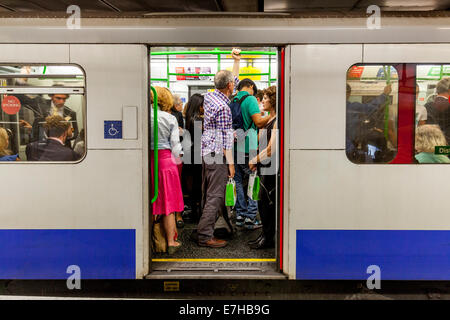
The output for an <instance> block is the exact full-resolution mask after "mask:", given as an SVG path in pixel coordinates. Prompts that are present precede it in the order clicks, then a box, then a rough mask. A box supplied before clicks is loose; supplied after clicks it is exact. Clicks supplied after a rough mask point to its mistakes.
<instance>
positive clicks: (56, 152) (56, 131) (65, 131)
mask: <svg viewBox="0 0 450 320" xmlns="http://www.w3.org/2000/svg"><path fill="white" fill-rule="evenodd" d="M84 88H85V75H84V72H83V70H82V69H81V68H79V67H78V66H74V65H47V66H44V65H17V64H16V65H1V66H0V105H1V110H0V163H4V162H5V161H16V160H20V161H52V162H53V161H72V162H73V161H78V160H79V159H81V158H82V157H83V156H84V155H85V153H86V148H85V142H86V138H85V121H84V120H85V101H86V100H85V90H84Z"/></svg>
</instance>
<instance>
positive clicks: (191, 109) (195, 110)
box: [186, 93, 204, 131]
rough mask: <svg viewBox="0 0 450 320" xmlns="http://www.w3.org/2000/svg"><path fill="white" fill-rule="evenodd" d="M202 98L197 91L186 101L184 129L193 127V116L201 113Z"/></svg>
mask: <svg viewBox="0 0 450 320" xmlns="http://www.w3.org/2000/svg"><path fill="white" fill-rule="evenodd" d="M203 101H204V98H203V96H202V95H201V94H199V93H194V94H193V95H192V96H191V97H190V98H189V101H188V102H187V103H186V129H187V130H188V131H190V130H192V129H193V128H194V121H195V118H196V117H198V116H200V115H201V112H200V107H201V106H203Z"/></svg>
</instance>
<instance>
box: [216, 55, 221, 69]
mask: <svg viewBox="0 0 450 320" xmlns="http://www.w3.org/2000/svg"><path fill="white" fill-rule="evenodd" d="M219 70H220V54H218V55H217V71H219Z"/></svg>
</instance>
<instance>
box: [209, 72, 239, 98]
mask: <svg viewBox="0 0 450 320" xmlns="http://www.w3.org/2000/svg"><path fill="white" fill-rule="evenodd" d="M214 86H215V87H216V89H217V90H219V91H220V92H222V93H223V94H224V95H226V96H227V97H229V96H231V95H232V94H233V90H234V75H233V73H232V72H231V71H228V70H220V71H217V73H216V75H215V76H214Z"/></svg>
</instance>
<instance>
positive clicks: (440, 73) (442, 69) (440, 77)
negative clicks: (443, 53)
mask: <svg viewBox="0 0 450 320" xmlns="http://www.w3.org/2000/svg"><path fill="white" fill-rule="evenodd" d="M443 75H444V65H443V64H441V70H440V71H439V80H442V76H443Z"/></svg>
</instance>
